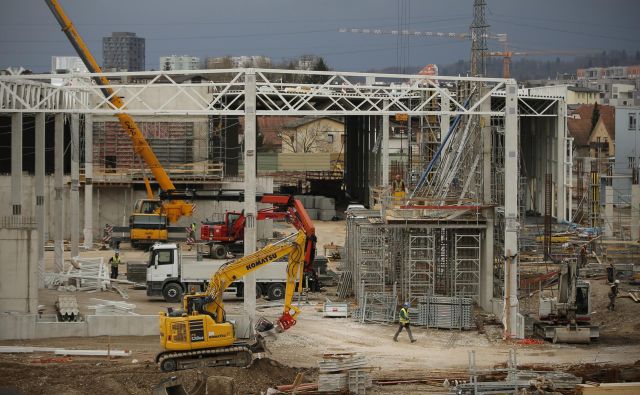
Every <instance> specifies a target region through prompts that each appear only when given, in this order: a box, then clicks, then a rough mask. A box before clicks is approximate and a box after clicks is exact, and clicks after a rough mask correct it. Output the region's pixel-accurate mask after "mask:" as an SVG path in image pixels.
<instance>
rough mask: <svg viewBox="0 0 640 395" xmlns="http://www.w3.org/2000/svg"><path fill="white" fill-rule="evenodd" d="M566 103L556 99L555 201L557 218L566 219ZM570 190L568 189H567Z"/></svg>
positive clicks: (559, 219)
mask: <svg viewBox="0 0 640 395" xmlns="http://www.w3.org/2000/svg"><path fill="white" fill-rule="evenodd" d="M566 112H567V105H566V103H565V102H564V100H558V117H557V124H556V156H557V158H556V201H557V204H558V206H557V217H556V218H557V220H558V222H560V221H563V220H564V221H568V220H570V219H571V218H568V217H567V200H566V199H567V187H566V184H567V180H566V179H565V175H566V173H565V171H564V166H565V162H566V158H565V157H566V155H567V139H566V137H567V129H566V123H567V119H566V117H565V114H566ZM569 192H570V191H569Z"/></svg>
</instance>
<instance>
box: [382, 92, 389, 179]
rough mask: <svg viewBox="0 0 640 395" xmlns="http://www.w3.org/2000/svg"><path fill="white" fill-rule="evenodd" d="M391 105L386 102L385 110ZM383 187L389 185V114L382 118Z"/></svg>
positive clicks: (384, 104)
mask: <svg viewBox="0 0 640 395" xmlns="http://www.w3.org/2000/svg"><path fill="white" fill-rule="evenodd" d="M388 105H389V101H388V100H384V102H383V108H387V106H388ZM380 148H382V186H383V187H386V186H388V185H389V114H385V115H383V116H382V147H380Z"/></svg>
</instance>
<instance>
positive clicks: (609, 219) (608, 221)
mask: <svg viewBox="0 0 640 395" xmlns="http://www.w3.org/2000/svg"><path fill="white" fill-rule="evenodd" d="M603 219H604V236H605V237H613V221H614V220H613V187H611V186H606V187H604V218H603Z"/></svg>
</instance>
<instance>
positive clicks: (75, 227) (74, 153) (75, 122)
mask: <svg viewBox="0 0 640 395" xmlns="http://www.w3.org/2000/svg"><path fill="white" fill-rule="evenodd" d="M79 184H80V115H79V114H71V193H70V195H69V205H70V206H71V256H72V257H75V256H78V244H79V239H80V207H79V206H80V191H79V189H78V187H79Z"/></svg>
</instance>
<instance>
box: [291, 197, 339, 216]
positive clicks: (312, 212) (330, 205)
mask: <svg viewBox="0 0 640 395" xmlns="http://www.w3.org/2000/svg"><path fill="white" fill-rule="evenodd" d="M295 198H296V199H298V200H299V201H300V202H302V205H303V206H304V208H305V209H306V210H307V213H308V214H309V217H310V218H311V219H312V220H321V221H331V219H333V217H335V216H336V201H335V199H333V198H328V197H325V196H311V195H296V196H295Z"/></svg>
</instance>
